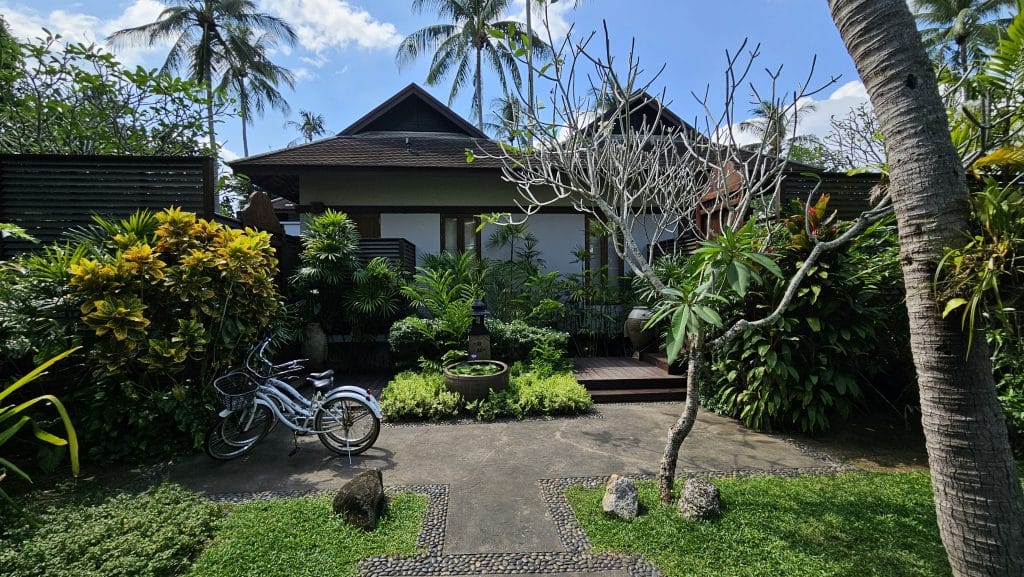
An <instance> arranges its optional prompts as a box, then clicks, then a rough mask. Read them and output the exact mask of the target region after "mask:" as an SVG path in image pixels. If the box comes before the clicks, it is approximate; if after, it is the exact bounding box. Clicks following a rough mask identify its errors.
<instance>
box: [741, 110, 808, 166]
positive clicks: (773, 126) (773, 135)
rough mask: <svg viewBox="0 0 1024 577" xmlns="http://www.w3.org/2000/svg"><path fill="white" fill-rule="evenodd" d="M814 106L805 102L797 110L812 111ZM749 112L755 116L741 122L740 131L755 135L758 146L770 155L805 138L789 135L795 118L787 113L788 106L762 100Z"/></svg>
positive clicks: (776, 153) (779, 152) (780, 152)
mask: <svg viewBox="0 0 1024 577" xmlns="http://www.w3.org/2000/svg"><path fill="white" fill-rule="evenodd" d="M816 108H817V107H816V106H815V105H814V104H813V103H807V104H804V105H802V106H800V107H799V109H798V110H799V111H806V112H812V111H814V110H816ZM750 113H751V114H753V115H754V116H755V118H752V119H750V120H745V121H743V122H741V123H740V132H748V133H751V134H753V135H755V136H756V137H757V139H758V142H759V145H758V146H760V147H765V148H766V149H767V152H768V153H769V154H771V155H772V156H779V155H781V154H782V152H783V151H784V150H785V149H786V148H787V147H788V146H789V145H791V144H794V143H799V142H803V141H804V140H805V137H802V136H794V137H791V136H789V130H790V128H791V127H794V125H795V118H793V116H792V115H790V114H789V112H788V107H783V106H781V105H780V104H779V103H777V102H771V101H768V100H762V101H761V102H760V103H758V105H757V106H756V107H754V108H752V109H751V110H750Z"/></svg>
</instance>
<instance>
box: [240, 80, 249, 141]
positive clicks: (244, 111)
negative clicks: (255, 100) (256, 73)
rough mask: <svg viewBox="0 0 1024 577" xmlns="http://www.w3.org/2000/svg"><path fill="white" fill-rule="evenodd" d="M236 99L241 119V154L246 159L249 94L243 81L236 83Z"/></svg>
mask: <svg viewBox="0 0 1024 577" xmlns="http://www.w3.org/2000/svg"><path fill="white" fill-rule="evenodd" d="M238 98H239V100H240V103H239V104H240V105H241V106H240V107H239V108H240V111H241V114H239V116H241V117H242V154H243V155H244V156H246V157H248V156H249V131H248V124H249V93H248V92H246V90H245V80H240V81H239V82H238Z"/></svg>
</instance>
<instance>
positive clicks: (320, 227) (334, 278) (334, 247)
mask: <svg viewBox="0 0 1024 577" xmlns="http://www.w3.org/2000/svg"><path fill="white" fill-rule="evenodd" d="M358 257H359V231H358V230H357V229H356V225H355V223H354V222H352V220H351V219H350V218H349V217H348V215H347V214H345V213H344V212H337V211H334V210H331V209H327V210H326V211H324V212H323V213H321V214H318V215H316V216H315V217H313V219H312V220H310V222H309V229H308V232H307V233H306V234H305V235H303V237H302V253H301V254H300V255H299V259H300V261H301V266H300V267H299V268H298V270H296V271H295V274H294V275H293V276H292V278H291V285H292V287H293V288H294V289H295V291H296V293H297V295H298V297H299V299H300V302H301V303H302V310H303V312H304V314H305V315H306V316H307V318H308V319H310V320H314V319H315V320H317V321H318V322H319V323H320V324H321V326H323V327H324V329H325V330H335V329H338V328H340V325H341V323H342V321H343V320H344V318H345V308H344V306H343V303H344V302H345V298H344V295H345V293H346V291H347V289H348V288H350V287H351V284H352V274H353V273H354V272H355V271H356V270H357V269H358V268H359V258H358Z"/></svg>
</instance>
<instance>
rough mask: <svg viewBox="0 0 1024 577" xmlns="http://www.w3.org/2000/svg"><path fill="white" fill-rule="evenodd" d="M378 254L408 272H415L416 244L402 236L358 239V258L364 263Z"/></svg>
mask: <svg viewBox="0 0 1024 577" xmlns="http://www.w3.org/2000/svg"><path fill="white" fill-rule="evenodd" d="M378 256H382V257H384V258H387V259H388V260H390V261H391V262H393V263H395V264H397V265H398V266H400V267H401V268H402V270H403V271H405V272H407V273H409V274H413V273H415V272H416V245H414V244H413V243H411V242H409V241H407V240H405V239H404V238H362V239H359V259H360V260H361V261H362V262H363V263H364V264H365V263H367V262H369V261H370V259H373V258H376V257H378Z"/></svg>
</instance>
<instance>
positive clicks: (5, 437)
mask: <svg viewBox="0 0 1024 577" xmlns="http://www.w3.org/2000/svg"><path fill="white" fill-rule="evenodd" d="M77 350H78V348H77V347H76V348H73V349H69V350H67V351H64V352H63V353H61V354H59V355H57V356H56V357H53V358H52V359H50V360H48V361H46V362H45V363H43V364H41V365H39V366H38V367H36V368H35V369H33V370H32V371H31V372H30V373H28V374H27V375H25V376H23V377H21V378H20V379H18V380H16V381H14V382H13V383H11V384H10V385H8V386H7V388H5V389H4V390H2V391H0V403H2V402H3V401H4V399H6V398H7V397H10V396H11V395H13V394H14V393H15V392H16V391H17V390H18V389H20V388H22V387H24V386H25V385H27V384H28V383H30V382H32V381H33V380H35V379H36V378H37V377H39V376H40V375H42V374H43V372H44V371H46V369H48V368H50V367H51V366H52V365H54V364H55V363H57V362H58V361H60V360H62V359H64V358H65V357H67V356H68V355H70V354H71V353H73V352H75V351H77ZM40 403H49V404H52V405H53V408H54V409H55V410H56V411H57V414H58V415H59V416H60V420H61V423H62V424H63V425H64V430H65V432H66V435H67V438H63V437H58V436H57V435H54V434H53V433H48V432H47V431H45V430H44V429H43V428H42V427H41V426H40V425H39V424H38V423H37V422H36V421H35V420H34V419H33V418H32V416H31V415H30V414H29V409H31V408H32V407H33V406H35V405H37V404H40ZM28 424H31V425H32V432H33V434H34V435H35V437H36V438H37V439H39V440H40V441H43V442H44V443H49V444H51V445H53V446H56V447H64V446H66V447H67V448H68V455H69V456H70V457H71V472H72V473H73V474H74V475H76V476H77V475H78V436H77V435H76V434H75V427H74V425H72V424H71V418H70V417H69V416H68V412H67V410H66V409H65V408H64V405H63V404H62V403H61V402H60V401H59V400H58V399H57V397H55V396H53V395H40V396H38V397H34V398H31V399H28V400H26V401H22V402H20V403H17V404H12V405H7V406H3V405H0V448H2V447H3V446H4V444H5V443H7V442H8V441H10V440H11V438H12V437H14V435H15V434H17V432H18V431H19V430H21V429H22V427H24V426H25V425H28ZM8 472H11V473H14V474H15V475H17V476H19V477H21V478H22V479H24V480H26V481H28V482H32V479H31V478H30V477H29V476H28V474H27V473H25V471H23V470H21V469H20V468H18V467H17V466H15V465H14V463H12V462H10V461H9V460H7V459H5V458H3V457H0V481H3V480H4V478H5V477H6V476H7V473H8ZM0 497H4V498H7V494H6V493H5V492H4V491H3V489H0Z"/></svg>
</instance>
